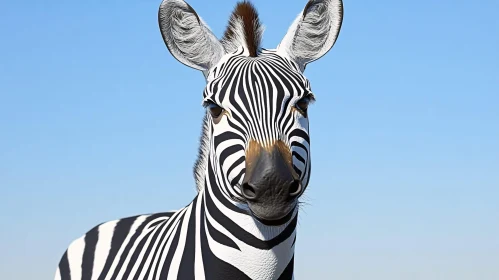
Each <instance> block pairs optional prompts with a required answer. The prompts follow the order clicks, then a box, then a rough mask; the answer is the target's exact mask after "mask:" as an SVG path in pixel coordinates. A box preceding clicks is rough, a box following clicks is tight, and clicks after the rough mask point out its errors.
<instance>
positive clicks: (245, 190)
mask: <svg viewBox="0 0 499 280" xmlns="http://www.w3.org/2000/svg"><path fill="white" fill-rule="evenodd" d="M241 193H242V195H243V197H244V198H245V199H246V202H247V203H248V206H249V208H250V209H251V212H252V214H253V216H254V217H255V218H257V219H258V220H259V221H261V222H262V223H264V224H267V225H280V224H283V223H285V222H287V221H288V220H289V219H290V218H291V216H292V214H293V212H294V211H293V210H294V209H295V207H296V205H297V198H298V197H299V195H300V194H301V193H302V186H301V181H300V180H299V177H298V175H297V174H296V172H295V171H294V169H293V163H292V156H291V151H290V149H289V147H287V145H286V144H285V143H284V142H282V141H277V142H275V143H274V144H273V145H271V146H269V147H262V146H261V145H260V144H259V143H257V142H256V141H251V142H250V143H249V146H248V149H247V152H246V174H245V176H244V180H243V184H242V185H241Z"/></svg>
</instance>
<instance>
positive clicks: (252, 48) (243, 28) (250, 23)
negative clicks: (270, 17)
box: [221, 0, 264, 57]
mask: <svg viewBox="0 0 499 280" xmlns="http://www.w3.org/2000/svg"><path fill="white" fill-rule="evenodd" d="M263 31H264V27H263V25H262V24H261V23H260V19H259V18H258V12H257V11H256V9H255V7H254V6H253V4H251V3H250V2H248V1H246V0H244V1H242V2H239V3H237V5H236V7H235V9H234V12H232V15H231V16H230V19H229V24H228V26H227V29H226V31H225V34H224V36H223V38H222V40H221V42H222V44H223V46H224V49H225V51H226V52H227V53H232V52H234V51H236V50H237V49H238V48H239V47H240V46H243V47H245V49H246V50H247V51H248V52H249V56H251V57H256V56H258V54H259V53H260V49H261V47H260V44H261V42H262V35H263Z"/></svg>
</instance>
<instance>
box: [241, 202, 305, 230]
mask: <svg viewBox="0 0 499 280" xmlns="http://www.w3.org/2000/svg"><path fill="white" fill-rule="evenodd" d="M297 205H298V203H297V201H295V202H294V203H292V204H290V205H285V206H284V207H282V206H281V207H276V206H275V205H274V206H271V207H269V206H263V207H262V206H256V205H252V204H251V203H248V206H249V209H250V212H251V215H252V216H253V217H254V218H255V219H256V220H257V221H259V222H260V223H262V224H264V225H266V226H282V225H284V224H286V223H287V222H289V221H290V220H291V219H292V218H293V217H294V216H295V212H296V211H295V210H296V209H297ZM269 210H270V211H269ZM269 212H271V215H268V213H269Z"/></svg>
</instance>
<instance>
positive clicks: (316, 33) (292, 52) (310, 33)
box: [277, 0, 343, 71]
mask: <svg viewBox="0 0 499 280" xmlns="http://www.w3.org/2000/svg"><path fill="white" fill-rule="evenodd" d="M342 21H343V2H342V0H309V1H308V3H307V5H306V6H305V9H303V12H302V13H301V14H299V15H298V17H297V18H296V20H295V21H294V22H293V24H292V25H291V27H290V28H289V30H288V33H287V34H286V36H284V39H283V40H282V41H281V43H280V44H279V46H278V47H277V51H278V53H280V54H281V55H284V56H287V57H288V58H290V59H292V60H294V61H295V62H296V63H297V64H298V65H299V66H300V68H301V70H302V71H304V70H305V67H306V65H307V64H308V63H310V62H312V61H314V60H317V59H319V58H321V57H322V56H323V55H325V54H326V53H327V52H328V51H329V50H330V49H331V48H332V47H333V45H334V43H335V42H336V39H337V38H338V35H339V33H340V29H341V23H342Z"/></svg>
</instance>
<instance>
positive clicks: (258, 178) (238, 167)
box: [204, 50, 314, 224]
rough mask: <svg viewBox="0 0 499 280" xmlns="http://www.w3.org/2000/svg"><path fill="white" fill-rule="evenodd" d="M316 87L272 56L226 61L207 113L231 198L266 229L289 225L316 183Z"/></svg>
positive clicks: (213, 74) (212, 85)
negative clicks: (312, 114)
mask: <svg viewBox="0 0 499 280" xmlns="http://www.w3.org/2000/svg"><path fill="white" fill-rule="evenodd" d="M313 100H314V96H313V94H312V91H311V89H310V83H309V82H308V80H307V79H306V78H305V77H304V76H303V74H302V73H301V71H300V69H299V67H298V65H297V64H295V63H294V62H293V61H291V60H289V59H287V58H285V57H282V56H280V55H278V54H276V53H275V52H274V51H266V50H264V51H263V52H262V53H261V54H260V55H259V56H258V57H247V56H245V55H244V52H243V50H240V51H239V52H238V53H235V54H232V55H228V56H227V57H225V58H223V59H222V62H221V63H220V64H219V65H217V66H216V67H215V68H214V69H213V70H212V71H210V73H209V75H208V84H207V87H206V89H205V91H204V105H205V107H207V116H208V119H209V120H208V121H209V122H210V123H211V128H212V132H211V140H210V143H212V144H211V145H212V154H211V156H212V162H213V164H214V165H216V166H217V168H218V172H217V174H218V177H219V181H222V182H223V183H222V184H219V185H220V186H221V188H222V191H223V193H225V194H226V195H227V196H229V197H231V198H232V199H233V200H234V201H242V202H244V203H245V204H247V205H248V206H249V207H248V208H249V210H250V211H251V213H252V214H253V215H254V216H255V217H257V218H258V219H259V220H260V221H262V222H264V223H267V224H268V223H279V221H283V219H284V220H287V219H286V217H287V216H289V215H290V214H291V213H292V212H293V210H294V208H295V207H296V205H297V199H298V198H299V196H300V195H301V194H302V193H303V191H304V190H305V188H306V186H307V184H308V181H309V176H310V140H309V139H310V138H309V120H308V106H309V104H310V103H311V102H312V101H313Z"/></svg>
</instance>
